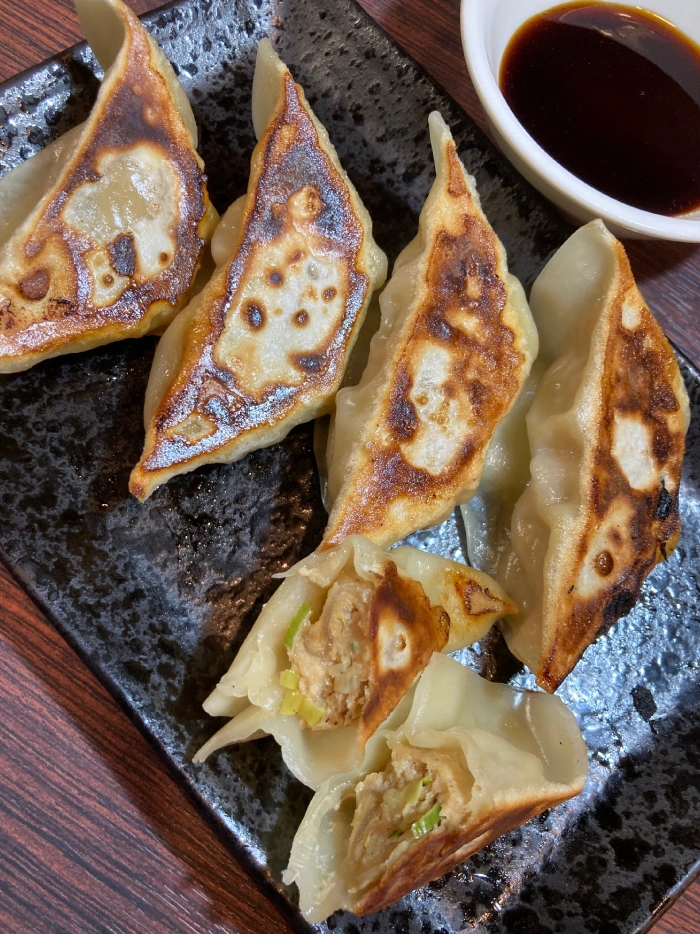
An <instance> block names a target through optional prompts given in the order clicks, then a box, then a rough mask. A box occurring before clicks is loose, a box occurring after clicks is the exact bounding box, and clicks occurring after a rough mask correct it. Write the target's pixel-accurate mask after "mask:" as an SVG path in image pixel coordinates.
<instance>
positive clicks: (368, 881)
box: [284, 655, 588, 923]
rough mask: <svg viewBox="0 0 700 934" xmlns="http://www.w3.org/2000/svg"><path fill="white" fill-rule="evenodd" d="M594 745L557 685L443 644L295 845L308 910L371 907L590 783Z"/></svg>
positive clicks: (318, 805)
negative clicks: (398, 715) (454, 653)
mask: <svg viewBox="0 0 700 934" xmlns="http://www.w3.org/2000/svg"><path fill="white" fill-rule="evenodd" d="M587 773H588V761H587V756H586V748H585V745H584V742H583V738H582V737H581V733H580V730H579V728H578V725H577V723H576V720H575V718H574V716H573V714H571V713H570V711H568V710H567V708H566V707H565V706H564V704H563V703H562V702H561V701H560V700H559V699H558V698H554V697H550V696H548V695H546V694H540V693H535V692H530V691H525V692H520V691H516V690H515V689H513V688H511V687H509V686H508V685H503V684H493V683H491V682H488V681H486V680H484V679H483V678H480V677H479V675H477V674H476V673H475V672H473V671H471V670H470V669H468V668H464V667H463V666H461V665H460V664H459V663H458V662H456V661H454V660H453V659H450V658H446V657H445V656H441V655H435V656H433V658H432V660H431V662H430V664H429V665H428V667H427V668H426V670H425V671H424V673H423V674H422V676H421V679H420V681H419V682H418V685H417V687H416V689H415V694H414V697H413V701H412V706H411V709H410V711H407V714H406V717H405V720H404V722H403V723H402V724H401V725H396V724H395V725H394V726H393V727H392V728H391V729H385V730H382V731H381V733H379V734H377V736H376V737H375V738H374V740H373V742H372V745H371V747H369V748H368V755H367V757H366V759H365V761H364V763H363V764H362V766H361V768H360V769H359V770H358V771H356V772H355V773H350V774H346V775H336V776H333V777H331V778H329V779H328V780H327V781H326V782H325V783H324V784H323V785H322V786H321V788H320V789H319V790H318V792H317V793H316V795H315V796H314V798H313V800H312V802H311V804H310V805H309V809H308V811H307V813H306V816H305V818H304V820H303V822H302V824H301V826H300V827H299V830H298V831H297V834H296V836H295V838H294V843H293V845H292V853H291V857H290V861H289V867H288V869H287V871H286V872H285V873H284V881H285V882H286V883H287V884H291V883H292V882H296V884H297V886H298V887H299V895H300V907H301V910H302V912H303V914H304V916H305V918H306V919H307V920H308V921H310V922H311V923H318V922H321V921H323V920H324V919H325V918H327V917H328V916H329V915H330V914H332V912H334V911H336V910H338V909H341V908H342V909H346V910H349V911H352V912H354V913H355V914H360V915H364V914H370V913H372V912H375V911H379V910H380V909H381V908H385V907H387V906H388V905H391V904H393V903H394V902H395V901H397V900H398V899H399V898H401V897H402V896H403V895H406V894H407V893H408V892H410V891H411V890H412V889H415V888H418V887H419V886H421V885H425V884H426V883H427V882H430V881H431V880H433V879H436V878H438V877H439V876H441V875H443V874H444V873H446V872H449V871H450V870H451V869H453V868H454V867H455V866H458V865H459V864H460V863H462V862H464V860H465V859H467V857H468V856H470V855H471V854H472V853H474V852H476V850H478V849H481V847H483V846H485V845H486V844H487V843H489V842H490V841H491V840H493V839H494V838H496V837H498V836H500V835H502V834H504V833H506V832H508V831H509V830H512V829H513V828H515V827H518V826H520V825H521V824H523V823H525V821H527V820H529V819H530V818H531V817H534V816H535V815H536V814H540V813H541V812H542V811H544V810H546V809H547V808H550V807H553V806H554V805H556V804H559V803H561V802H562V801H565V800H567V799H568V798H571V797H574V796H575V795H577V794H579V793H580V791H581V790H582V788H583V786H584V784H585V781H586V776H587Z"/></svg>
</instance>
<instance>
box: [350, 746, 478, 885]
mask: <svg viewBox="0 0 700 934" xmlns="http://www.w3.org/2000/svg"><path fill="white" fill-rule="evenodd" d="M472 785H473V778H472V776H471V773H470V772H469V769H468V768H467V764H466V761H465V759H464V755H463V753H462V751H461V749H459V748H457V747H455V748H448V749H441V750H439V751H438V750H431V749H417V748H416V747H414V746H410V745H409V744H408V743H402V744H401V745H399V746H397V747H396V748H395V749H394V750H393V751H392V756H391V761H390V762H389V764H388V765H387V767H386V768H385V769H384V771H383V772H373V773H372V774H371V775H368V776H367V778H366V779H365V780H364V781H362V782H360V784H359V785H358V786H357V788H356V790H355V794H356V809H355V814H354V817H353V821H352V831H351V836H350V842H349V844H348V855H347V876H348V878H349V879H352V880H353V883H354V884H353V887H352V888H350V890H349V891H350V892H351V893H357V892H362V891H364V890H365V889H367V888H368V887H369V886H372V885H373V884H374V883H375V882H377V881H378V880H379V879H380V878H381V877H382V876H383V875H384V873H386V872H387V870H388V869H390V868H391V867H392V866H393V865H394V864H395V863H396V862H397V861H398V860H400V859H402V858H403V857H405V856H406V854H407V853H408V852H409V851H410V850H411V849H412V848H414V847H417V846H419V845H420V843H421V841H423V840H424V838H425V837H426V836H427V835H428V834H437V833H439V834H441V835H442V834H445V833H448V832H449V831H450V830H453V829H454V828H456V827H458V826H459V825H460V823H461V822H463V820H464V816H465V814H467V813H468V811H469V802H470V798H471V791H472Z"/></svg>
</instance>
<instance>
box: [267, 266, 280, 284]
mask: <svg viewBox="0 0 700 934" xmlns="http://www.w3.org/2000/svg"><path fill="white" fill-rule="evenodd" d="M268 278H269V280H270V284H271V285H275V286H280V285H282V284H283V282H284V276H283V275H282V273H281V272H280V271H279V269H273V270H272V272H271V273H270V275H269V276H268Z"/></svg>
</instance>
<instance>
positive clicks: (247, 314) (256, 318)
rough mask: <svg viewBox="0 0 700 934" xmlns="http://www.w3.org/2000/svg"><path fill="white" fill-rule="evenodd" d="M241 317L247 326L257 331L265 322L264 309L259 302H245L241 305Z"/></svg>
mask: <svg viewBox="0 0 700 934" xmlns="http://www.w3.org/2000/svg"><path fill="white" fill-rule="evenodd" d="M243 319H244V320H245V323H246V324H247V325H248V327H250V328H252V329H253V330H254V331H257V330H259V329H260V328H261V327H263V326H264V324H265V309H264V308H263V307H262V305H260V303H259V302H246V304H245V305H244V306H243Z"/></svg>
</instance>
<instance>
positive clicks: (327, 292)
mask: <svg viewBox="0 0 700 934" xmlns="http://www.w3.org/2000/svg"><path fill="white" fill-rule="evenodd" d="M337 294H338V290H337V289H334V288H333V287H332V286H331V287H330V288H328V289H324V290H323V297H324V298H325V300H326V301H327V302H331V301H333V299H334V298H335V297H336V295H337Z"/></svg>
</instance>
